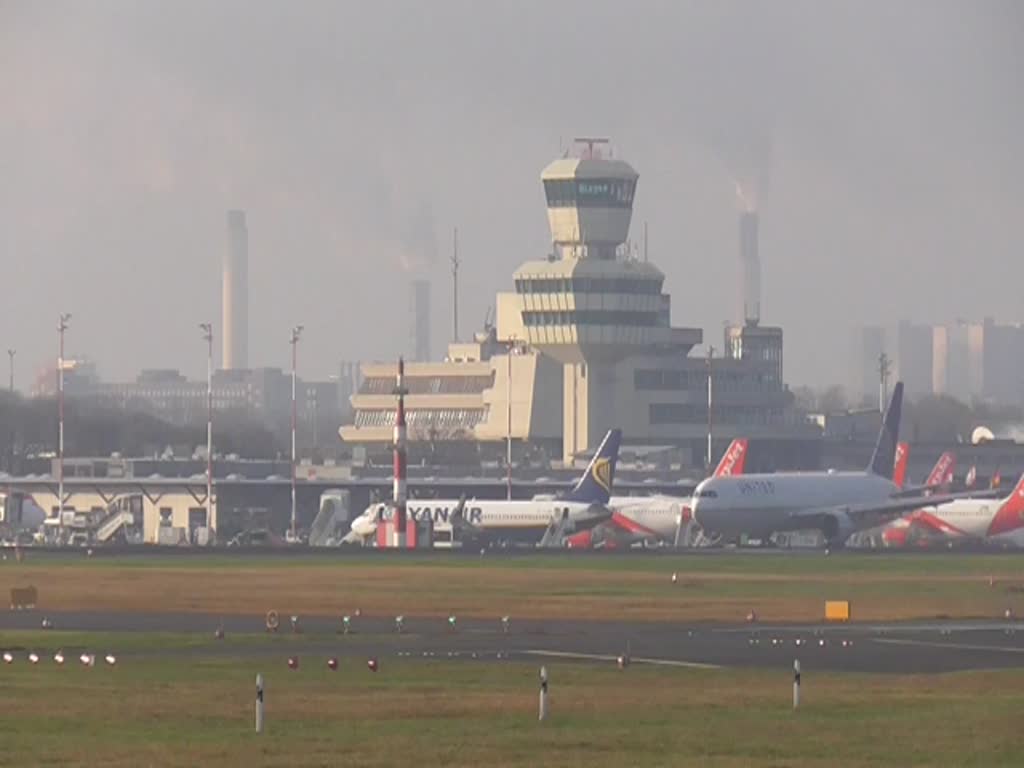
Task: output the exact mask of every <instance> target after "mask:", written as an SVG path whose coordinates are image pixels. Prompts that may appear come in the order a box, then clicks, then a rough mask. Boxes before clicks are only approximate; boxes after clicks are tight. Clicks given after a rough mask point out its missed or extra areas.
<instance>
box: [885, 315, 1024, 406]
mask: <svg viewBox="0 0 1024 768" xmlns="http://www.w3.org/2000/svg"><path fill="white" fill-rule="evenodd" d="M897 375H898V376H899V378H902V379H903V380H904V382H905V383H906V387H907V393H908V394H909V395H912V396H920V395H932V394H934V395H948V396H949V397H953V398H956V399H957V400H961V401H963V402H971V401H976V400H985V401H989V402H995V403H1001V404H1006V405H1019V404H1022V403H1024V326H1022V325H1020V324H997V323H996V322H995V321H994V320H992V319H991V318H986V319H985V320H983V321H982V322H980V323H979V322H969V321H964V320H957V321H956V322H953V323H949V324H945V325H917V324H914V323H910V322H907V321H903V322H901V323H900V325H899V330H898V359H897Z"/></svg>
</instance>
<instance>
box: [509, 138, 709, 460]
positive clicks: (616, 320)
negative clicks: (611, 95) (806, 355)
mask: <svg viewBox="0 0 1024 768" xmlns="http://www.w3.org/2000/svg"><path fill="white" fill-rule="evenodd" d="M637 178H638V174H637V172H636V171H635V170H633V168H632V167H631V166H630V165H629V164H628V163H625V162H623V161H622V160H616V159H613V158H612V156H611V153H610V151H609V146H608V141H607V139H577V140H576V143H575V151H573V152H570V153H567V154H566V156H565V157H562V158H560V159H558V160H555V161H554V162H553V163H551V164H550V165H549V166H548V167H547V168H545V169H544V171H543V172H542V174H541V179H542V181H543V183H544V192H545V195H546V197H547V208H548V222H549V224H550V227H551V240H552V243H553V246H554V248H553V252H552V254H551V256H550V257H549V258H548V259H546V260H542V261H529V262H526V263H525V264H523V265H522V266H520V267H519V269H518V270H516V273H515V289H516V296H517V298H518V304H519V309H520V311H521V313H522V328H523V333H524V334H525V335H526V337H527V341H528V342H529V344H530V345H531V346H532V347H534V348H536V349H538V350H539V351H540V352H542V353H543V354H545V355H548V356H550V357H552V358H554V359H555V360H557V361H558V362H560V363H561V364H562V365H563V366H564V375H563V391H564V394H563V405H562V415H563V424H564V426H563V432H562V435H563V437H562V443H563V447H562V452H563V459H564V460H566V461H570V460H572V459H573V458H574V457H575V456H577V455H579V454H582V453H585V452H587V451H592V450H594V449H595V448H596V447H597V445H598V443H599V442H600V441H601V438H602V437H603V436H604V433H605V432H606V431H607V430H608V429H610V428H612V427H615V426H619V424H618V423H617V412H618V411H619V409H620V408H623V409H625V408H628V405H627V404H625V403H620V402H618V400H620V399H622V394H623V393H626V392H629V391H631V390H632V384H633V382H632V381H630V382H628V383H627V382H617V380H616V377H617V371H619V373H618V375H620V376H621V375H623V373H624V371H623V370H620V368H622V367H621V366H619V363H620V362H621V361H623V360H625V359H626V358H629V357H631V356H633V355H646V354H650V353H651V352H652V350H655V349H658V348H663V349H665V348H672V349H673V351H674V352H675V353H676V354H679V353H681V354H682V355H683V356H685V355H686V353H687V352H688V351H689V349H690V348H691V347H692V346H693V345H695V344H699V343H700V342H701V339H702V333H701V331H700V329H685V328H672V327H670V302H671V300H670V297H669V296H668V295H667V294H665V293H663V292H662V284H663V282H664V280H665V276H664V274H662V272H661V270H659V269H658V268H656V267H655V266H653V265H652V264H649V263H647V261H646V260H642V259H640V258H638V257H636V256H635V254H633V253H631V252H630V249H629V247H628V246H627V245H626V242H627V238H628V235H629V223H630V218H631V217H632V213H633V196H634V194H635V192H636V185H637ZM627 367H628V366H627ZM622 415H623V414H622V413H618V416H619V418H621V417H622Z"/></svg>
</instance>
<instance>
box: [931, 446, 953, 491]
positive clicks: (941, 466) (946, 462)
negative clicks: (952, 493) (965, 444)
mask: <svg viewBox="0 0 1024 768" xmlns="http://www.w3.org/2000/svg"><path fill="white" fill-rule="evenodd" d="M954 469H956V456H955V455H954V454H953V453H952V452H951V451H946V452H945V453H944V454H942V455H941V456H939V460H938V461H937V462H935V467H934V468H933V469H932V471H931V474H930V475H928V479H927V480H925V481H924V484H925V485H942V484H944V483H948V482H950V481H951V480H952V479H953V470H954Z"/></svg>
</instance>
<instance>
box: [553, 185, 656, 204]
mask: <svg viewBox="0 0 1024 768" xmlns="http://www.w3.org/2000/svg"><path fill="white" fill-rule="evenodd" d="M635 192H636V180H635V179H548V180H546V181H545V182H544V194H545V195H546V197H547V201H548V207H549V208H629V207H630V206H632V205H633V195H634V193H635Z"/></svg>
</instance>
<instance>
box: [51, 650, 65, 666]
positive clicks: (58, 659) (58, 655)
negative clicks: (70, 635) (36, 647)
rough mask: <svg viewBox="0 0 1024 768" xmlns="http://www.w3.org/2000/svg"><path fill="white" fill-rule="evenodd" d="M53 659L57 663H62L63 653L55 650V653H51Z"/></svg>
mask: <svg viewBox="0 0 1024 768" xmlns="http://www.w3.org/2000/svg"><path fill="white" fill-rule="evenodd" d="M53 660H54V661H55V662H57V663H58V664H63V663H64V654H63V653H61V652H60V651H57V652H56V653H55V654H53Z"/></svg>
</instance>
